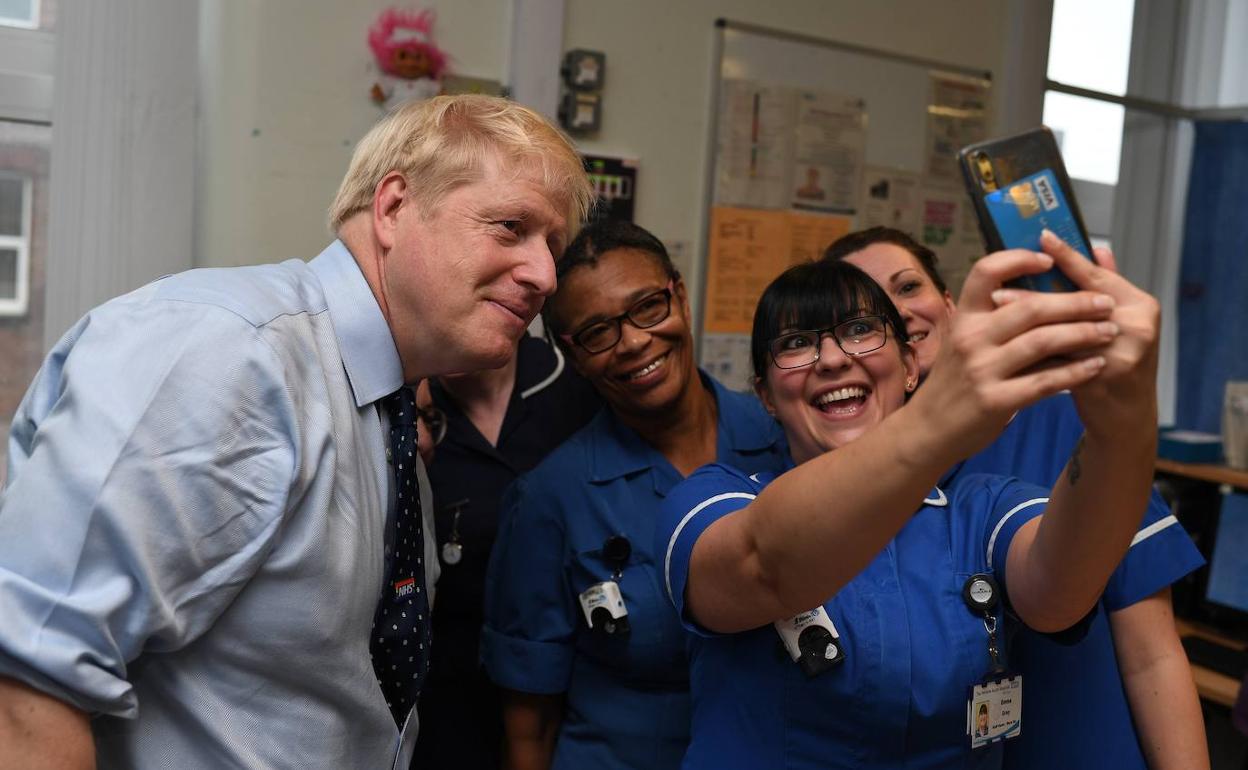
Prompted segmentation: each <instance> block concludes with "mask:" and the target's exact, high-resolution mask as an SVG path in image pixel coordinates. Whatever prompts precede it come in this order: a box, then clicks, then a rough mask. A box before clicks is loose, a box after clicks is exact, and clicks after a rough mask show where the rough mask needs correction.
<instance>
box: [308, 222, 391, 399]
mask: <svg viewBox="0 0 1248 770" xmlns="http://www.w3.org/2000/svg"><path fill="white" fill-rule="evenodd" d="M308 266H309V267H310V268H311V270H312V272H313V274H315V275H316V277H317V279H318V280H319V281H320V282H321V290H322V291H323V292H324V295H325V304H326V306H327V307H328V308H329V318H330V321H331V323H332V324H333V327H334V337H336V338H337V340H338V350H339V351H340V352H341V354H342V365H343V367H344V368H345V369H346V370H347V379H348V380H349V381H350V383H351V392H352V394H353V395H354V396H355V405H356V406H364V405H365V404H371V403H373V402H374V401H376V400H377V399H379V398H382V397H384V396H388V395H389V394H391V393H393V392H394V391H396V390H398V389H399V387H400V386H402V385H403V365H402V364H401V363H400V362H399V351H398V348H396V347H395V345H394V336H393V335H392V334H391V333H390V326H389V324H387V323H386V319H385V317H384V316H382V314H381V307H380V306H379V305H378V304H377V298H376V297H374V296H373V290H372V289H370V288H369V286H368V281H366V280H364V274H363V273H362V272H360V266H359V265H358V264H356V262H355V257H353V256H351V252H350V251H348V250H347V247H346V246H345V245H344V244H343V243H342V241H334V242H333V243H331V244H329V246H327V247H326V248H325V250H324V251H322V252H321V253H320V254H319V255H318V256H317V257H316V258H315V259H313V260H312V261H311V262H310V263H308Z"/></svg>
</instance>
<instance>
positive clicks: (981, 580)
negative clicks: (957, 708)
mask: <svg viewBox="0 0 1248 770" xmlns="http://www.w3.org/2000/svg"><path fill="white" fill-rule="evenodd" d="M962 601H964V602H965V603H966V606H967V608H968V609H970V611H971V612H972V613H974V614H975V615H979V616H982V617H983V619H984V631H986V632H987V633H988V659H989V660H990V661H991V666H990V668H989V669H988V671H987V672H985V673H984V675H983V676H981V677H980V679H979V681H978V682H976V683H975V684H972V685H971V686H970V687H969V688H968V696H967V699H966V736H967V740H968V741H969V742H970V747H971V748H973V749H976V748H979V747H981V746H987V745H989V744H991V743H996V742H998V741H1003V740H1007V739H1009V738H1017V737H1018V736H1019V735H1020V734H1021V733H1022V725H1023V676H1022V674H1014V673H1011V672H1010V671H1008V670H1007V669H1006V667H1005V662H1004V658H1003V656H1002V654H1001V646H1000V640H999V638H998V636H997V615H996V612H995V611H996V609H997V607H998V605H1000V603H1001V588H1000V587H999V586H998V585H997V581H996V580H994V579H993V577H992V575H989V574H986V573H979V574H976V575H971V576H970V577H969V578H967V580H966V583H965V584H963V586H962Z"/></svg>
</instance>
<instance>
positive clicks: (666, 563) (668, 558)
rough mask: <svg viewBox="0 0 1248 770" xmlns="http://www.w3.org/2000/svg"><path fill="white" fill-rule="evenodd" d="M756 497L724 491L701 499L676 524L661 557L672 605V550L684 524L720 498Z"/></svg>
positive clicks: (744, 493) (664, 578)
mask: <svg viewBox="0 0 1248 770" xmlns="http://www.w3.org/2000/svg"><path fill="white" fill-rule="evenodd" d="M756 497H758V495H752V494H750V493H749V492H725V493H724V494H722V495H715V496H714V497H711V498H708V499H706V500H703V501H702V502H700V503H698V504H697V505H696V506H694V508H693V510H691V511H689V512H688V513H686V514H685V515H684V516H683V517H682V518H681V520H680V523H679V524H677V525H676V531H675V532H673V533H672V537H671V539H670V540H668V541H667V554H666V555H665V556H664V557H663V585H664V586H665V587H666V588H667V598H668V599H670V600H671V601H672V604H673V605H675V604H676V595H675V594H673V593H672V551H673V549H675V548H676V539H677V538H679V537H680V533H681V531H682V530H683V529H684V528H685V525H686V524H688V523H689V521H690V520H691V519H692V518H693V517H694V516H697V515H698V514H699V513H701V512H702V510H703V509H704V508H706V507H707V506H711V505H714V504H715V503H718V502H720V501H721V500H732V499H734V498H736V499H744V500H753V499H754V498H756Z"/></svg>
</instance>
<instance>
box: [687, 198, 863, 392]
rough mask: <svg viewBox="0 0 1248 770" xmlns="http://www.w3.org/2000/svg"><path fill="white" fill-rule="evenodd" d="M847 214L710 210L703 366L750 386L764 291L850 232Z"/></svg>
mask: <svg viewBox="0 0 1248 770" xmlns="http://www.w3.org/2000/svg"><path fill="white" fill-rule="evenodd" d="M849 226H850V220H849V218H848V217H835V216H824V215H820V214H808V213H804V212H797V211H767V210H762V209H749V208H738V207H730V206H716V207H715V208H714V209H712V211H711V234H710V248H709V259H708V260H707V268H706V269H707V284H706V314H705V316H704V324H703V331H704V335H703V338H702V343H703V345H702V366H703V368H705V369H706V370H707V371H708V372H710V373H711V375H713V376H714V377H716V378H717V379H719V380H720V382H722V383H724V385H726V386H728V387H729V388H733V389H734V390H748V389H749V388H750V384H751V383H750V377H751V376H752V373H753V372H752V369H751V367H750V359H749V352H750V329H751V326H752V324H753V322H754V308H755V306H756V305H757V304H758V298H759V296H761V295H762V293H763V289H764V288H766V287H767V284H768V283H770V282H771V280H772V279H773V278H775V277H776V276H777V275H779V274H780V273H782V272H783V271H784V270H785V268H787V267H789V266H790V265H795V264H797V263H799V262H809V261H811V260H813V259H817V258H818V257H819V256H820V255H822V254H823V250H824V248H826V247H827V245H828V244H829V243H831V242H832V241H834V240H836V239H837V238H839V237H841V236H842V235H844V234H845V233H847V232H849Z"/></svg>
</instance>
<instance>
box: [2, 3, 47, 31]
mask: <svg viewBox="0 0 1248 770" xmlns="http://www.w3.org/2000/svg"><path fill="white" fill-rule="evenodd" d="M40 2H41V0H30V19H29V20H27V19H18V18H16V17H12V16H0V27H14V28H16V29H39V11H40V10H41V9H40V7H39V5H40Z"/></svg>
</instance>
